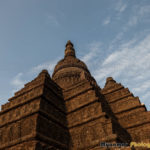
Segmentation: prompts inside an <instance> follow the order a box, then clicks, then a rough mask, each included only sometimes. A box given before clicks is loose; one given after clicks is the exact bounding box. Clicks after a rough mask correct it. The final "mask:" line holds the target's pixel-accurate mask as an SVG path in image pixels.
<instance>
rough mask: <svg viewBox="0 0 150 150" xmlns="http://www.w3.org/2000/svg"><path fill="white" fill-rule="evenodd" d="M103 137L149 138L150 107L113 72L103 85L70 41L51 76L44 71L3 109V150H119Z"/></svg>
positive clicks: (127, 140)
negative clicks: (76, 52) (106, 145)
mask: <svg viewBox="0 0 150 150" xmlns="http://www.w3.org/2000/svg"><path fill="white" fill-rule="evenodd" d="M141 90H142V89H141ZM104 142H106V143H128V144H129V145H130V143H131V142H136V143H141V142H144V143H150V112H149V111H147V109H146V107H145V105H144V104H141V102H140V100H139V98H138V97H134V95H133V94H132V93H131V92H130V91H129V89H128V88H125V87H124V86H123V85H122V84H120V83H117V82H116V81H115V80H114V79H113V78H112V77H108V78H107V80H106V84H105V86H104V88H103V89H101V88H100V87H99V86H98V84H97V83H96V81H95V79H94V78H93V77H92V75H91V74H90V71H89V70H88V68H87V66H86V65H85V63H84V62H82V61H81V60H79V59H78V58H76V55H75V50H74V47H73V44H72V43H71V42H70V41H68V42H67V44H66V49H65V56H64V58H63V59H62V60H60V61H59V62H58V63H57V65H56V66H55V69H54V72H53V75H52V77H50V75H49V73H48V71H47V70H43V71H41V73H39V75H38V76H37V77H36V78H35V79H34V80H32V81H31V82H29V83H27V84H25V85H24V88H22V89H21V90H19V91H18V92H16V93H15V94H14V96H13V97H12V98H10V99H9V102H8V103H6V104H4V105H2V110H1V111H0V150H104V149H112V150H115V149H116V150H119V149H120V148H116V147H102V146H101V144H100V143H104ZM143 148H144V147H143ZM143 148H141V147H140V148H139V147H137V148H136V149H143ZM121 149H126V150H128V149H135V148H131V147H130V146H127V147H124V148H121ZM146 149H147V148H146Z"/></svg>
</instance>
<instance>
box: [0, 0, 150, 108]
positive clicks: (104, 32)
mask: <svg viewBox="0 0 150 150" xmlns="http://www.w3.org/2000/svg"><path fill="white" fill-rule="evenodd" d="M67 40H71V41H72V42H73V43H74V46H75V49H76V53H77V56H78V58H80V59H82V60H83V61H85V63H86V64H87V65H88V68H89V70H90V71H91V73H92V75H93V76H94V77H95V78H96V80H97V82H98V83H99V85H100V86H101V88H102V87H103V86H104V84H105V80H106V78H107V77H108V76H112V77H113V78H114V79H115V80H116V81H117V82H121V83H122V84H123V85H124V86H125V87H128V88H129V89H130V91H131V92H133V94H134V95H135V96H139V98H140V100H141V102H142V103H145V105H146V107H147V108H148V110H150V0H0V105H1V104H3V103H5V102H6V101H7V99H8V98H10V97H11V96H13V93H14V92H15V91H17V90H18V89H20V88H22V87H23V84H25V83H27V82H29V81H30V80H32V79H33V78H35V77H36V75H37V74H38V73H39V72H40V71H41V70H42V69H44V68H46V69H48V70H49V73H50V74H52V71H53V67H54V66H55V64H56V62H57V61H58V60H59V59H61V58H62V57H63V56H64V49H65V44H66V42H67Z"/></svg>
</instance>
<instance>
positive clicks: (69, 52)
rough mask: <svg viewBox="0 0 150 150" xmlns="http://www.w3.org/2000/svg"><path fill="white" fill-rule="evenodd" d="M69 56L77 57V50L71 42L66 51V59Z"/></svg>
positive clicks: (68, 42) (68, 43)
mask: <svg viewBox="0 0 150 150" xmlns="http://www.w3.org/2000/svg"><path fill="white" fill-rule="evenodd" d="M67 56H73V57H76V56H75V50H74V48H73V44H72V42H71V41H70V40H69V41H67V44H66V49H65V57H67Z"/></svg>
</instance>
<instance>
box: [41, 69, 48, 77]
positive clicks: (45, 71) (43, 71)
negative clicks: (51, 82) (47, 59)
mask: <svg viewBox="0 0 150 150" xmlns="http://www.w3.org/2000/svg"><path fill="white" fill-rule="evenodd" d="M41 75H44V76H45V75H46V76H48V77H50V75H49V73H48V70H46V69H43V70H42V71H41V72H40V73H39V76H41Z"/></svg>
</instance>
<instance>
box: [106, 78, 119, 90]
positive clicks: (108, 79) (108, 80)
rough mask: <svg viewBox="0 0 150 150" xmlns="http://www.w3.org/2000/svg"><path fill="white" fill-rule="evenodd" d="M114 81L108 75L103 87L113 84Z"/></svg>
mask: <svg viewBox="0 0 150 150" xmlns="http://www.w3.org/2000/svg"><path fill="white" fill-rule="evenodd" d="M115 83H116V81H115V80H114V79H113V78H112V77H108V78H107V79H106V83H105V88H106V87H110V86H113V85H114V84H115Z"/></svg>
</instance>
